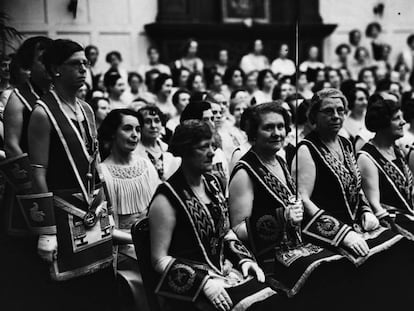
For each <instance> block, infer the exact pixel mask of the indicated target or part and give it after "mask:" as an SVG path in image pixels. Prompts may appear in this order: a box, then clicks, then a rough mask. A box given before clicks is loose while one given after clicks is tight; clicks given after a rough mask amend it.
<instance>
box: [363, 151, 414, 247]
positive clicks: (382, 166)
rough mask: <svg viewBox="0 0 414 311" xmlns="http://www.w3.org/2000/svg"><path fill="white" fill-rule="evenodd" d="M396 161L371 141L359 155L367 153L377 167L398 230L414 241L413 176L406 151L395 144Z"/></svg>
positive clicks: (385, 203) (384, 198) (386, 206)
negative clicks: (389, 159) (387, 157)
mask: <svg viewBox="0 0 414 311" xmlns="http://www.w3.org/2000/svg"><path fill="white" fill-rule="evenodd" d="M394 150H395V155H396V156H397V157H396V159H395V160H393V161H388V160H387V159H386V158H385V157H384V156H383V155H382V154H381V153H380V152H379V151H378V149H377V148H376V147H375V146H374V145H373V144H371V143H367V144H365V145H364V146H363V147H362V149H361V150H360V152H359V153H358V155H360V154H364V155H366V156H367V157H368V158H369V159H370V160H371V161H372V162H373V163H374V164H375V166H376V167H377V169H378V176H379V193H380V203H381V205H382V207H384V209H385V210H387V211H388V212H389V214H390V215H391V217H392V219H393V220H394V221H395V223H394V224H393V226H392V229H394V230H395V231H396V232H397V233H400V234H402V235H403V236H405V237H406V238H407V239H410V240H414V208H413V201H412V200H413V197H412V191H413V176H412V174H411V171H410V168H409V167H408V165H407V163H406V161H405V159H404V156H403V154H402V151H401V150H400V149H399V148H398V147H397V146H394Z"/></svg>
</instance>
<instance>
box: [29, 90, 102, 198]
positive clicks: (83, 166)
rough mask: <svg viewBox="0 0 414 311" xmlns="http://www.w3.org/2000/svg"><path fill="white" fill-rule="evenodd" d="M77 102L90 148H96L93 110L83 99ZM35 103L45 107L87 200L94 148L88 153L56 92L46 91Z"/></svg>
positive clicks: (89, 190) (93, 170)
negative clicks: (90, 143) (84, 120)
mask: <svg viewBox="0 0 414 311" xmlns="http://www.w3.org/2000/svg"><path fill="white" fill-rule="evenodd" d="M79 102H80V105H81V110H82V112H83V115H84V117H85V119H86V122H87V124H88V128H87V129H88V133H87V134H89V136H90V137H91V140H92V148H95V149H96V145H95V141H96V127H95V122H94V116H93V111H92V110H91V108H90V107H89V105H88V104H86V103H84V102H83V101H79ZM37 104H38V105H40V106H42V107H43V108H44V109H45V111H46V113H47V115H48V117H49V119H50V121H51V123H52V125H53V127H54V129H55V130H56V132H57V134H58V137H59V140H60V141H61V143H62V145H63V148H64V150H65V153H66V156H67V157H68V159H69V162H70V165H71V167H72V170H73V173H74V174H75V176H76V180H77V182H78V184H79V187H80V189H81V190H82V195H83V196H84V198H85V200H86V201H89V199H90V198H89V195H90V193H88V192H91V191H93V188H92V189H88V184H89V183H90V182H91V179H92V180H93V179H94V176H92V178H90V177H88V173H89V170H90V168H91V167H92V168H93V169H92V173H93V174H95V169H94V163H93V161H94V159H93V157H92V153H93V152H94V151H96V150H92V152H91V153H89V151H88V150H87V148H86V146H85V142H84V141H83V139H82V137H81V134H80V133H79V131H78V130H77V128H76V127H75V125H74V124H73V123H72V121H71V120H70V118H69V117H68V115H67V114H66V113H65V111H64V110H63V108H62V104H61V103H60V100H59V98H58V97H57V95H56V93H54V92H53V91H51V92H49V93H47V94H46V95H45V96H43V97H42V100H39V101H38V102H37Z"/></svg>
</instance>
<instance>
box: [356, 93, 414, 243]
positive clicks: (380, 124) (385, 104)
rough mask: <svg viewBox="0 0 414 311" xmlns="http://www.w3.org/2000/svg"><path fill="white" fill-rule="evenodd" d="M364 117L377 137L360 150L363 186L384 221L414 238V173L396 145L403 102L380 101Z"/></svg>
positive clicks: (402, 131)
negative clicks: (401, 103) (413, 174)
mask: <svg viewBox="0 0 414 311" xmlns="http://www.w3.org/2000/svg"><path fill="white" fill-rule="evenodd" d="M365 119H366V124H367V127H368V129H369V130H371V131H373V132H375V136H374V138H373V139H371V140H370V141H369V142H368V143H366V144H365V145H364V147H362V149H361V150H360V152H359V153H358V166H359V168H360V170H361V176H362V189H364V192H365V195H366V197H367V199H368V201H369V203H370V204H371V206H372V208H373V210H374V211H375V215H376V216H377V217H378V218H379V219H380V222H381V224H383V225H384V226H387V227H390V228H392V229H393V230H396V232H397V233H400V234H402V235H404V236H405V237H406V238H408V239H410V240H414V234H413V233H414V208H413V201H412V199H413V197H412V195H413V193H412V191H413V176H412V174H411V171H410V169H409V167H408V165H407V163H406V160H405V158H404V155H403V153H402V150H401V149H399V148H398V147H397V145H396V144H395V141H396V140H397V139H399V138H401V137H402V136H403V135H404V125H405V123H406V122H405V120H404V119H403V114H402V111H401V109H400V105H399V104H398V103H397V102H395V101H392V100H389V99H388V100H378V101H376V102H374V103H372V104H371V105H370V106H369V107H368V111H367V115H366V118H365Z"/></svg>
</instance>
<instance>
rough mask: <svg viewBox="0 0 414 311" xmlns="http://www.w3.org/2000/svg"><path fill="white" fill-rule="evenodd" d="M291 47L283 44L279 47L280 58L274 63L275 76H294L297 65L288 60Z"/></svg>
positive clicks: (272, 67)
mask: <svg viewBox="0 0 414 311" xmlns="http://www.w3.org/2000/svg"><path fill="white" fill-rule="evenodd" d="M288 55H289V46H288V45H287V43H282V44H281V45H280V47H279V57H278V58H276V59H275V60H274V61H273V62H272V66H271V69H272V71H273V74H274V75H275V76H277V75H281V76H293V75H294V74H295V72H296V66H295V63H294V62H293V61H292V60H291V59H289V58H288Z"/></svg>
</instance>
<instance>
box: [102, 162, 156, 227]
mask: <svg viewBox="0 0 414 311" xmlns="http://www.w3.org/2000/svg"><path fill="white" fill-rule="evenodd" d="M100 166H101V171H102V175H103V178H104V180H105V184H106V186H107V189H108V195H109V199H110V201H111V203H112V208H113V210H114V214H115V216H116V217H115V223H116V225H117V227H118V228H119V229H126V230H128V229H130V225H132V223H133V222H134V221H136V220H137V219H139V218H141V217H144V216H145V215H146V212H147V210H148V205H149V203H150V201H151V199H152V196H153V194H154V192H155V189H156V188H157V186H158V185H159V183H160V179H159V178H158V174H157V171H156V170H155V168H154V166H153V165H152V163H151V162H150V161H148V160H147V159H144V158H141V157H135V159H134V163H133V164H132V165H117V164H109V163H107V162H106V161H104V162H103V163H101V164H100Z"/></svg>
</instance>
